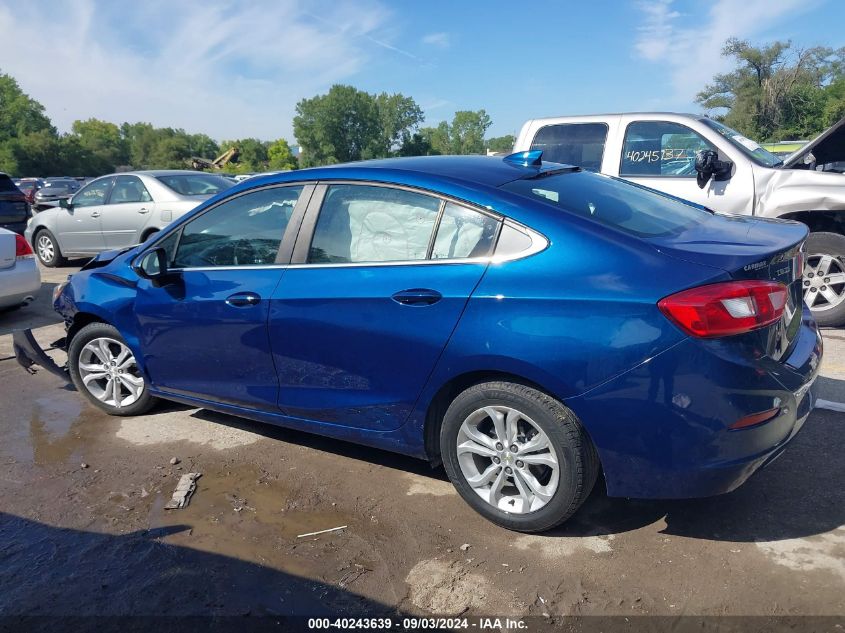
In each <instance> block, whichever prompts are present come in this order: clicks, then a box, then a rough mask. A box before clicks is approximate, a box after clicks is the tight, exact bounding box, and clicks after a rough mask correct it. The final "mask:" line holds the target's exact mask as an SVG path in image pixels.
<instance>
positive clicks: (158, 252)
mask: <svg viewBox="0 0 845 633" xmlns="http://www.w3.org/2000/svg"><path fill="white" fill-rule="evenodd" d="M132 269H133V270H134V271H135V272H136V273H137V274H138V276H139V277H143V278H144V279H149V280H150V281H151V282H152V284H153V285H154V286H156V287H159V286H161V285H163V284H165V283H167V281H168V279H169V278H170V274H169V273H168V270H167V252H165V250H164V249H163V248H154V249H153V250H151V251H147V252H146V253H144V254H143V255H141V257H139V258H138V259H137V260H135V263H134V264H133V265H132Z"/></svg>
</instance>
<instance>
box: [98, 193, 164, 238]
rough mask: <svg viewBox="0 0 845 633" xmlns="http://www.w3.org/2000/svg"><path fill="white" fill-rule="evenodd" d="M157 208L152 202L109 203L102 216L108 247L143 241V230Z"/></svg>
mask: <svg viewBox="0 0 845 633" xmlns="http://www.w3.org/2000/svg"><path fill="white" fill-rule="evenodd" d="M154 210H155V205H154V204H153V203H152V202H124V203H123V204H107V205H105V206H104V207H103V211H102V215H101V216H100V226H101V229H102V232H103V241H104V242H105V245H106V248H124V247H126V246H132V245H134V244H138V243H140V241H141V230H142V229H143V228H144V226H145V225H146V223H147V221H148V220H149V218H150V217H151V215H152V213H153V212H154Z"/></svg>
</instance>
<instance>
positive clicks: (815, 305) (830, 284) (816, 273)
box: [803, 232, 845, 327]
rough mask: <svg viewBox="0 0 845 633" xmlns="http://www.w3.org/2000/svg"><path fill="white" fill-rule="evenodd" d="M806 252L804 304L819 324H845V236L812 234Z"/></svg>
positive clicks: (805, 245)
mask: <svg viewBox="0 0 845 633" xmlns="http://www.w3.org/2000/svg"><path fill="white" fill-rule="evenodd" d="M804 252H805V254H806V257H805V261H804V280H803V290H804V302H805V303H806V304H807V305H808V306H809V308H810V310H811V311H812V312H813V316H814V317H815V318H816V321H817V322H818V324H819V325H824V326H829V327H836V326H839V325H843V324H845V236H843V235H839V234H837V233H824V232H820V233H810V236H809V237H808V238H807V241H806V242H805V243H804Z"/></svg>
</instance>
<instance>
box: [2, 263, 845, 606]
mask: <svg viewBox="0 0 845 633" xmlns="http://www.w3.org/2000/svg"><path fill="white" fill-rule="evenodd" d="M63 272H64V274H66V269H65V271H63ZM2 326H3V322H2V320H0V327H2ZM57 334H58V335H61V327H60V326H51V327H45V328H41V329H39V330H37V331H36V336H37V337H38V338H39V340H40V341H41V342H42V343H49V342H50V341H52V340H54V339H55V338H58V336H57ZM836 336H840V335H839V334H838V333H837V332H833V333H832V337H831V341H830V345H829V346H828V349H827V353H828V355H827V358H826V360H825V363H826V364H827V366H828V367H829V371H827V372H826V374H825V379H824V380H826V381H828V384H827V385H826V386H825V392H826V393H827V394H828V395H830V396H831V397H834V396H835V395H836V394H837V393H839V389H840V386H841V385H842V384H843V383H842V381H841V378H842V375H841V374H840V373H839V370H838V369H837V367H838V365H837V363H838V362H839V361H838V359H839V358H842V361H841V362H842V363H843V364H845V349H840V348H839V347H838V345H839V344H838V343H837V342H836V341H835V340H833V339H835V337H836ZM843 347H845V343H843ZM840 352H842V353H841V354H840ZM9 356H10V337H8V336H0V401H2V406H0V434H2V437H3V440H2V442H0V616H8V615H39V614H40V615H45V614H46V615H85V614H93V613H97V614H114V615H119V614H133V615H145V614H156V615H190V614H215V615H233V616H241V615H244V614H250V615H274V614H291V613H307V614H318V613H319V614H332V615H338V614H340V613H347V614H369V615H378V614H395V613H400V612H401V613H410V614H428V613H434V614H440V615H443V614H470V615H471V614H477V615H510V616H532V615H533V616H539V617H541V618H542V617H544V616H548V617H547V618H546V619H547V620H549V621H552V622H553V621H555V618H557V617H559V616H563V615H592V614H601V615H611V614H619V615H643V614H652V615H670V616H677V615H690V614H694V615H808V614H812V615H829V616H840V617H842V616H845V487H843V474H845V467H843V466H845V413H839V412H834V411H826V410H820V409H817V410H816V411H814V412H813V413H812V414H811V416H810V418H809V420H808V421H807V423H806V425H805V428H804V429H803V430H802V432H801V433H800V434H799V435H798V437H797V438H796V439H795V440H794V441H793V442H792V444H791V445H790V447H789V448H788V449H787V450H786V451H785V453H784V454H783V455H782V456H781V457H780V458H779V459H778V460H777V461H775V462H774V463H773V464H771V465H770V466H769V467H768V468H766V469H765V470H763V471H761V472H760V473H758V474H757V475H755V476H754V477H752V479H751V480H750V481H749V482H747V483H746V484H745V485H744V486H742V487H741V488H739V489H738V490H737V491H735V492H733V493H731V494H728V495H724V496H721V497H715V498H710V499H700V500H691V501H672V502H644V501H632V500H624V499H609V498H607V497H606V496H605V495H604V494H603V492H602V487H601V482H599V485H597V487H596V490H594V492H593V494H592V496H591V497H590V498H589V499H588V501H587V503H586V504H585V506H584V507H583V508H582V509H581V511H579V513H578V514H577V515H576V516H575V517H574V519H572V520H571V521H570V522H569V523H567V524H566V525H564V526H563V527H561V528H559V529H557V530H555V531H553V532H552V533H549V534H546V535H542V536H526V535H519V534H515V533H512V532H507V531H505V530H503V529H501V528H498V527H496V526H494V525H492V524H490V523H488V522H486V521H485V520H484V519H482V518H481V517H480V516H478V515H477V514H475V513H474V512H473V511H472V510H470V508H469V507H468V506H467V505H466V504H465V503H464V502H463V501H462V500H461V499H460V498H459V497H458V495H457V494H456V493H455V492H454V491H453V489H452V487H451V485H450V484H449V483H448V481H447V480H446V479H445V475H444V474H443V472H442V470H431V469H430V468H429V467H428V465H427V464H425V463H423V462H420V461H417V460H413V459H410V458H405V457H402V456H397V455H393V454H390V453H386V452H382V451H377V450H374V449H369V448H364V447H359V446H355V445H352V444H347V443H343V442H339V441H334V440H329V439H325V438H320V437H316V436H312V435H308V434H305V433H299V432H294V431H289V430H285V429H280V428H276V427H272V426H267V425H262V424H258V423H252V422H249V421H246V420H242V419H238V418H234V417H231V416H225V415H220V414H216V413H212V412H208V411H205V410H198V409H191V408H186V407H182V406H178V405H163V406H161V407H159V408H158V409H155V410H154V411H153V412H152V413H151V414H150V415H147V416H143V417H138V418H124V419H121V418H112V417H109V416H107V415H104V414H102V413H100V412H99V411H98V410H96V409H94V408H93V407H91V406H89V405H88V404H87V403H86V402H85V401H83V400H82V399H81V398H80V397H79V396H78V395H77V394H76V392H75V391H73V390H72V389H70V388H68V387H67V386H64V385H63V384H62V383H61V382H60V380H59V379H57V378H55V377H53V376H51V375H49V374H47V373H46V372H44V371H41V372H39V373H37V374H36V375H34V376H30V375H27V374H26V373H25V372H23V371H22V370H21V369H20V367H19V366H17V364H16V363H15V362H14V360H11V359H10V358H9ZM174 457H176V458H178V460H179V461H178V463H177V464H171V459H172V458H174ZM83 465H84V466H83ZM188 472H201V473H202V477H201V478H200V479H199V480H198V482H197V491H196V492H195V493H194V496H193V498H192V500H191V503H190V505H189V506H188V507H187V508H185V509H182V510H165V509H164V504H165V503H166V502H167V500H168V499H169V498H170V496H171V493H172V492H173V489H174V488H175V486H176V483H177V482H178V480H179V478H180V477H181V475H183V474H185V473H188ZM339 526H347V527H346V528H344V529H342V530H338V531H334V532H328V533H324V534H318V535H315V536H310V537H303V538H299V535H301V534H305V533H309V532H318V531H321V530H327V529H331V528H335V527H339ZM465 545H468V547H466V546H465Z"/></svg>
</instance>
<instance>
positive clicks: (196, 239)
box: [165, 186, 302, 268]
mask: <svg viewBox="0 0 845 633" xmlns="http://www.w3.org/2000/svg"><path fill="white" fill-rule="evenodd" d="M301 193H302V187H301V186H299V187H274V188H270V189H262V190H260V191H254V192H252V193H247V194H244V195H242V196H238V197H236V198H232V199H231V200H227V201H226V202H223V203H221V204H219V205H217V206H216V207H214V208H213V209H211V210H210V211H207V212H206V213H203V214H202V215H200V216H198V217H197V218H195V219H194V220H191V221H190V222H188V223H187V224H186V225H185V226H184V227H183V229H182V237H181V239H180V240H179V245H178V247H177V249H176V255H175V257H174V258H173V266H174V268H190V267H198V266H256V265H261V264H273V263H275V261H276V254H277V253H278V250H279V245H280V244H281V241H282V236H283V235H284V233H285V229H287V226H288V223H289V222H290V218H291V215H292V213H293V208H294V206H295V205H296V202H297V200H298V199H299V195H300V194H301ZM169 239H170V238H166V239H165V241H168V240H169Z"/></svg>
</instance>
